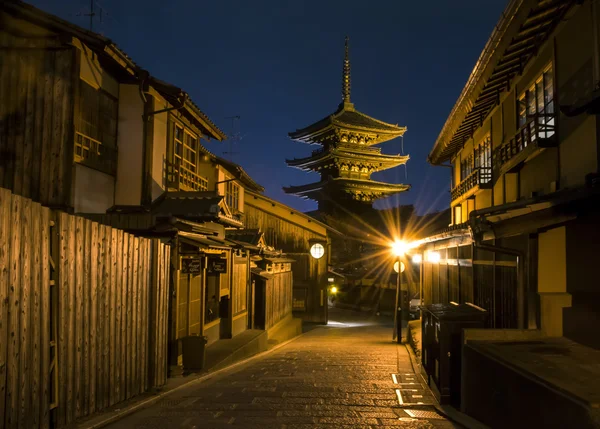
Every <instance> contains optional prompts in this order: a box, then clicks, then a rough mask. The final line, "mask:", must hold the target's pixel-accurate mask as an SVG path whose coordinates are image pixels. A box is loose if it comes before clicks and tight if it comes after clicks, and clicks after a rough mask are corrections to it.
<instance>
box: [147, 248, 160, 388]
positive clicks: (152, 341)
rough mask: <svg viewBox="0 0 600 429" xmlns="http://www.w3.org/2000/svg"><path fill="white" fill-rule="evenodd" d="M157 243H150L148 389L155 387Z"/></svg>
mask: <svg viewBox="0 0 600 429" xmlns="http://www.w3.org/2000/svg"><path fill="white" fill-rule="evenodd" d="M157 249H158V248H157V241H156V240H152V241H151V242H150V260H151V265H150V267H151V269H150V283H149V288H150V291H149V300H148V305H149V310H150V311H149V313H148V315H149V316H148V387H149V388H153V387H155V386H156V320H157V318H156V315H157V311H156V277H157V273H158V270H157V266H158V252H157Z"/></svg>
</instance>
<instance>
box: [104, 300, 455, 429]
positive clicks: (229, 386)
mask: <svg viewBox="0 0 600 429" xmlns="http://www.w3.org/2000/svg"><path fill="white" fill-rule="evenodd" d="M352 316H354V319H356V317H357V316H356V313H348V312H341V311H339V310H334V311H332V314H331V316H330V320H335V321H336V322H332V323H330V325H328V326H323V327H318V328H316V329H313V330H311V331H310V332H308V333H306V334H304V335H303V336H301V337H300V338H298V339H296V340H294V341H292V342H290V343H288V344H286V345H285V346H283V347H280V348H278V349H276V350H274V351H273V352H271V353H268V354H266V355H263V356H261V357H259V358H256V359H253V360H251V361H249V362H247V363H245V364H243V365H240V366H237V367H235V368H233V369H231V370H228V371H225V372H223V373H220V374H218V375H216V376H214V377H212V378H210V379H208V380H204V381H202V382H199V383H193V384H192V385H191V386H188V387H186V388H184V389H182V390H179V391H177V392H174V393H173V394H172V395H169V396H168V397H167V398H165V399H164V400H162V401H161V402H159V403H156V404H154V405H152V406H151V407H150V408H148V409H144V410H141V411H139V412H137V413H135V414H133V415H131V416H129V417H127V418H125V419H123V420H121V421H119V422H117V423H115V424H113V425H112V426H110V427H111V428H114V429H117V428H134V427H135V428H173V429H174V428H186V429H194V428H198V429H199V428H211V429H212V428H214V429H219V428H234V427H239V428H246V429H253V428H260V429H267V428H281V429H309V428H311V429H312V428H328V429H333V428H352V429H358V428H374V427H377V428H387V427H389V428H398V427H405V428H454V427H459V426H458V425H456V424H453V423H451V422H449V421H447V420H445V419H443V418H441V416H439V415H437V414H436V413H435V412H434V407H433V406H429V405H427V404H430V403H431V397H430V395H429V392H428V391H427V390H426V389H425V388H424V386H422V385H421V384H420V383H419V379H418V377H416V376H415V374H414V372H413V369H412V365H411V362H410V358H409V355H408V352H407V350H406V349H405V348H404V346H398V345H397V344H395V343H393V342H392V341H391V328H390V327H389V326H387V327H386V326H382V325H380V324H377V323H376V322H374V321H369V320H368V319H364V318H363V320H360V321H357V320H353V317H352ZM396 382H397V383H396ZM400 400H401V401H402V402H403V405H400ZM419 402H420V403H422V404H416V405H415V403H419ZM422 412H426V413H424V414H425V415H427V417H429V418H423V417H421V418H418V417H417V416H418V415H419V413H422ZM432 417H435V418H432Z"/></svg>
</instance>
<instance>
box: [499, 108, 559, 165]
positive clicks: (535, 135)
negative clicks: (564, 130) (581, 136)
mask: <svg viewBox="0 0 600 429" xmlns="http://www.w3.org/2000/svg"><path fill="white" fill-rule="evenodd" d="M555 123H556V119H555V116H554V115H535V116H532V117H531V118H530V119H529V120H528V122H527V123H526V124H525V125H523V126H522V127H521V128H519V130H518V131H517V133H516V134H515V135H514V136H513V138H512V139H510V140H509V141H508V143H505V144H503V145H502V146H500V147H498V148H497V149H496V150H494V172H496V177H500V176H501V175H502V174H504V173H507V172H509V171H511V170H513V169H514V168H515V167H517V166H518V165H520V164H521V163H522V162H524V161H525V160H526V159H527V158H529V157H530V156H531V155H533V154H534V153H535V152H536V151H537V150H539V149H543V148H548V147H553V146H556V143H557V141H558V139H557V136H556V132H555Z"/></svg>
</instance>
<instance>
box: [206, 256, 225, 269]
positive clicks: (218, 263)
mask: <svg viewBox="0 0 600 429" xmlns="http://www.w3.org/2000/svg"><path fill="white" fill-rule="evenodd" d="M208 272H209V273H226V272H227V259H221V258H211V259H209V260H208Z"/></svg>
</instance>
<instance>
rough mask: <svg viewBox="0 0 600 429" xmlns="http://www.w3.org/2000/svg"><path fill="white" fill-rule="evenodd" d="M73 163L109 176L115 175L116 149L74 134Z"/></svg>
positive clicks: (82, 135) (77, 133) (79, 134)
mask: <svg viewBox="0 0 600 429" xmlns="http://www.w3.org/2000/svg"><path fill="white" fill-rule="evenodd" d="M75 162H77V163H79V164H81V165H85V166H86V167H90V168H93V169H94V170H98V171H101V172H103V173H106V174H110V175H111V176H116V175H117V149H116V148H113V147H110V146H107V145H104V144H102V143H101V142H99V141H97V140H94V139H92V138H90V137H87V136H85V135H84V134H81V133H79V132H76V133H75Z"/></svg>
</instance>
